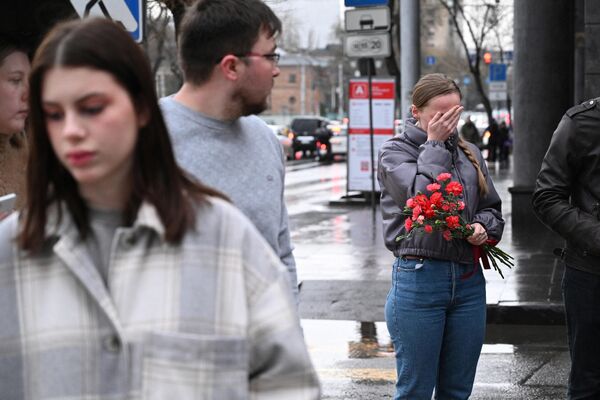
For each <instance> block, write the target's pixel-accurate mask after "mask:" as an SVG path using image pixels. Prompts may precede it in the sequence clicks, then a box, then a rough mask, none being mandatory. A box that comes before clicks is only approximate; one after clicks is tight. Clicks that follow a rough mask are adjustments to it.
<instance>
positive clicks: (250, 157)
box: [160, 96, 298, 298]
mask: <svg viewBox="0 0 600 400" xmlns="http://www.w3.org/2000/svg"><path fill="white" fill-rule="evenodd" d="M160 106H161V109H162V112H163V115H164V118H165V122H166V123H167V126H168V128H169V133H170V135H171V140H172V142H173V148H174V150H175V157H176V158H177V162H178V163H179V165H180V166H181V167H183V168H184V169H185V170H187V171H188V172H190V173H191V174H192V175H194V176H195V177H196V178H197V179H198V180H200V181H201V182H202V183H204V184H205V185H208V186H211V187H213V188H215V189H217V190H219V191H221V192H222V193H224V194H225V195H227V196H228V197H229V198H230V199H231V201H233V203H234V204H235V205H236V206H237V207H238V208H239V209H240V210H241V211H242V212H243V213H244V214H245V215H246V216H247V217H248V218H249V219H250V220H251V221H252V223H253V224H254V225H255V226H256V228H257V229H258V231H259V232H260V233H261V234H262V236H263V237H264V238H265V239H266V241H267V242H268V243H269V245H270V246H271V247H272V248H273V250H274V251H275V253H276V254H278V255H279V258H280V259H281V262H282V263H283V264H284V265H285V266H286V267H287V270H288V271H289V277H290V281H291V284H292V290H293V293H294V296H296V298H297V296H298V284H297V282H298V280H297V276H296V262H295V260H294V256H293V254H292V250H293V247H292V244H291V240H290V231H289V226H288V214H287V208H286V206H285V203H284V197H283V191H284V178H285V159H284V156H283V151H282V149H281V145H280V144H279V141H278V140H277V138H276V137H275V135H274V134H273V132H272V131H271V130H270V129H269V127H268V126H267V125H266V124H265V123H264V122H263V121H262V120H261V119H260V118H258V117H256V116H248V117H242V118H238V119H236V120H233V121H221V120H216V119H213V118H209V117H207V116H205V115H203V114H200V113H198V112H196V111H194V110H191V109H189V108H187V107H185V106H184V105H182V104H181V103H178V102H177V101H175V100H174V99H173V96H169V97H164V98H162V99H160Z"/></svg>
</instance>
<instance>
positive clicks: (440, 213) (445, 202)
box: [396, 172, 514, 278]
mask: <svg viewBox="0 0 600 400" xmlns="http://www.w3.org/2000/svg"><path fill="white" fill-rule="evenodd" d="M427 191H428V192H430V193H431V194H430V195H429V196H427V195H426V194H423V193H420V192H419V193H417V194H416V195H415V196H414V197H411V198H410V199H408V200H407V201H406V206H405V207H404V210H403V214H405V215H407V216H408V217H407V218H406V220H404V228H406V234H404V235H400V236H398V237H397V238H396V241H397V242H398V241H400V240H403V239H407V238H409V237H411V236H412V235H414V234H417V233H426V234H429V233H432V232H434V231H438V232H442V236H443V237H444V239H445V240H448V241H451V240H453V239H466V238H468V237H469V236H471V235H472V234H473V232H474V229H473V228H472V227H471V225H470V224H468V223H467V222H466V221H465V220H464V219H463V217H462V216H461V215H460V214H461V211H462V210H464V208H465V203H464V202H463V201H462V192H463V187H462V185H461V184H460V183H459V182H456V181H452V175H451V174H449V173H447V172H445V173H442V174H440V175H439V176H438V177H437V178H436V182H435V183H431V184H429V185H427ZM497 243H498V242H497V241H495V240H491V239H488V240H487V242H486V243H484V244H482V245H480V246H473V258H474V261H475V263H476V264H478V263H479V259H481V262H482V263H483V266H484V268H486V269H489V268H490V263H491V265H492V266H493V267H494V269H495V270H496V271H498V273H499V274H500V276H501V277H502V278H504V275H503V274H502V271H501V270H500V264H503V265H505V266H507V267H508V268H511V267H513V266H514V264H513V262H512V260H513V257H512V256H511V255H509V254H507V253H506V252H504V251H503V250H501V249H500V248H498V247H496V244H497Z"/></svg>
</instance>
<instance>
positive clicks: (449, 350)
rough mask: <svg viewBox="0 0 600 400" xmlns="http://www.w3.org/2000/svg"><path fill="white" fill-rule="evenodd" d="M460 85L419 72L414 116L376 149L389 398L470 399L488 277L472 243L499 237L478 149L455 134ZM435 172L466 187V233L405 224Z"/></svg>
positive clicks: (494, 200) (497, 203) (493, 196)
mask: <svg viewBox="0 0 600 400" xmlns="http://www.w3.org/2000/svg"><path fill="white" fill-rule="evenodd" d="M461 98H462V96H461V93H460V89H459V88H458V86H457V85H456V83H455V82H454V81H453V80H452V79H450V78H448V77H446V76H445V75H442V74H428V75H425V76H423V77H422V78H421V79H420V80H419V81H418V82H417V83H416V85H415V87H414V89H413V95H412V103H413V105H412V114H413V118H411V119H409V120H408V121H406V125H405V129H404V131H403V132H402V133H401V134H399V135H396V136H395V137H394V138H392V139H389V140H388V141H387V142H385V143H384V144H383V146H382V148H381V150H380V152H379V168H378V179H379V184H380V186H381V212H382V215H383V229H384V235H385V237H384V239H385V244H386V246H387V248H388V249H389V250H390V251H392V252H393V254H394V256H395V257H396V261H395V263H394V265H393V273H392V288H391V289H390V292H389V294H388V297H387V301H386V305H385V319H386V322H387V326H388V330H389V332H390V337H391V339H392V342H393V343H394V349H395V351H396V369H397V374H398V380H397V383H396V395H395V397H394V399H396V400H399V399H411V400H412V399H415V400H417V399H419V400H420V399H427V400H429V399H431V395H432V393H433V390H434V388H435V398H436V399H455V400H460V399H468V398H469V396H470V394H471V391H472V388H473V381H474V379H475V371H476V369H477V361H478V359H479V354H480V351H481V346H482V345H483V338H484V336H485V321H486V299H485V279H484V277H483V273H482V271H481V268H477V264H475V263H474V255H473V247H472V246H479V245H481V244H483V243H485V242H486V240H487V239H488V238H491V239H495V240H500V238H501V237H502V232H503V229H504V220H503V219H502V214H501V200H500V197H499V196H498V194H497V193H496V190H495V189H494V185H493V183H492V181H491V179H490V177H489V174H488V171H487V168H486V165H485V161H484V160H483V157H482V155H481V153H480V151H479V149H478V148H477V147H476V146H475V145H473V144H471V143H468V142H465V141H464V140H463V139H461V138H460V137H459V135H458V132H457V130H456V126H457V123H458V120H459V118H460V113H461V111H462V109H463V108H462V106H461V104H460V102H461ZM442 173H450V174H452V180H454V181H458V182H459V183H460V184H461V185H462V187H463V190H464V191H463V200H464V203H465V208H464V210H463V211H462V216H463V218H464V219H465V220H466V221H467V222H468V223H470V224H471V226H472V227H473V228H474V232H473V234H472V236H470V237H468V238H467V239H466V240H465V239H453V240H450V241H448V240H445V239H444V238H443V234H442V232H436V231H434V232H433V233H430V234H423V235H414V236H412V237H410V238H407V239H403V240H401V241H397V240H396V238H397V237H398V236H399V235H403V234H406V233H407V231H406V227H405V218H406V216H405V215H403V214H402V211H403V209H404V206H405V204H406V202H407V200H408V199H409V198H411V197H413V196H415V195H416V194H417V192H421V193H428V190H427V186H428V185H429V184H431V183H435V182H436V177H438V176H439V175H440V174H442Z"/></svg>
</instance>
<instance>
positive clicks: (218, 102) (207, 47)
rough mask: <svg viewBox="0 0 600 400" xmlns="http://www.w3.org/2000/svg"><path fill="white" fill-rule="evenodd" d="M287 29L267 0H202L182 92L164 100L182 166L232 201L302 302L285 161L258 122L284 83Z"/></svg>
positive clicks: (192, 24) (184, 61)
mask: <svg viewBox="0 0 600 400" xmlns="http://www.w3.org/2000/svg"><path fill="white" fill-rule="evenodd" d="M280 31H281V21H280V20H279V19H278V18H277V16H276V15H275V14H274V13H273V11H272V10H271V9H270V8H269V7H268V6H267V5H266V4H264V3H263V2H262V1H261V0H200V1H197V2H195V3H194V4H193V5H192V6H190V7H189V8H188V10H187V12H186V14H185V17H184V19H183V22H182V26H181V29H180V32H179V59H180V62H181V68H182V70H183V75H184V84H183V86H182V87H181V89H180V90H179V91H178V92H177V93H176V94H175V95H172V96H169V97H165V98H163V99H161V100H160V105H161V108H162V111H163V114H164V116H165V120H166V122H167V126H168V127H169V133H170V134H171V138H172V141H173V146H174V149H175V156H176V158H177V162H178V163H179V165H181V166H182V167H183V168H184V169H186V170H187V171H189V172H190V173H191V174H192V175H194V176H195V177H197V178H198V179H201V180H202V181H203V182H204V183H205V184H207V185H209V186H211V187H214V188H216V189H218V190H220V191H221V192H223V193H224V194H226V195H227V196H228V197H229V198H230V199H231V200H232V201H233V203H234V204H235V205H236V206H237V207H239V209H240V210H241V211H242V212H243V213H244V214H245V215H246V216H247V217H248V218H249V219H250V221H252V222H253V223H254V225H255V226H256V228H257V229H258V231H259V232H260V233H261V234H262V235H263V237H264V238H265V239H266V241H267V242H268V243H269V245H270V246H271V247H272V248H273V250H274V251H275V253H277V254H278V255H279V258H280V259H281V262H282V263H283V264H284V265H285V266H286V267H287V269H288V272H289V274H288V275H289V279H290V284H291V291H292V293H294V295H295V296H296V298H297V296H298V284H297V276H296V262H295V260H294V256H293V254H292V250H293V247H292V244H291V240H290V230H289V223H288V214H287V208H286V206H285V201H284V178H285V156H284V154H283V151H282V149H281V145H280V144H279V141H278V140H277V138H276V137H275V135H273V133H272V132H271V130H270V129H269V127H268V126H267V125H266V124H265V123H264V122H263V121H262V120H261V119H260V118H258V117H257V116H255V115H254V114H258V113H261V112H263V111H264V110H265V109H266V108H267V102H268V97H269V95H270V93H271V89H272V87H273V81H274V78H275V77H277V75H279V68H278V66H277V62H278V60H279V54H278V53H277V52H276V49H277V45H276V43H275V38H276V36H277V35H278V33H279V32H280Z"/></svg>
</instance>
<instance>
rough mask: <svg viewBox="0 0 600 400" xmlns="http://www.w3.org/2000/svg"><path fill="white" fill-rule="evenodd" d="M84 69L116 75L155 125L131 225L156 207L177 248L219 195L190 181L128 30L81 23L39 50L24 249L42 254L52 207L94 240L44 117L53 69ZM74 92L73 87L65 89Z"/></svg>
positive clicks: (141, 164) (128, 218)
mask: <svg viewBox="0 0 600 400" xmlns="http://www.w3.org/2000/svg"><path fill="white" fill-rule="evenodd" d="M57 67H68V68H71V67H72V68H77V67H85V68H92V69H95V70H99V71H104V72H106V73H108V74H110V75H111V76H112V77H113V78H114V79H115V80H116V81H117V82H118V83H119V84H120V85H121V86H122V87H123V88H124V89H125V90H126V91H127V92H128V94H129V96H130V98H131V100H132V102H133V104H134V105H135V107H136V111H137V112H138V113H140V114H141V113H143V115H145V116H147V117H148V122H147V124H146V125H145V126H144V127H142V128H140V129H139V132H138V138H137V143H136V145H135V149H134V154H133V156H132V157H133V159H134V162H133V166H132V190H131V195H130V197H129V200H128V202H127V204H126V207H125V212H124V223H125V224H126V225H131V224H132V223H133V221H134V219H135V217H136V215H137V211H138V210H139V207H140V205H141V204H142V202H143V201H147V202H149V203H151V204H152V205H154V207H156V209H157V212H158V215H159V217H160V219H161V221H162V223H163V225H164V227H165V238H166V240H167V241H168V242H170V243H178V242H180V241H181V239H182V238H183V236H184V234H185V232H186V231H187V230H188V229H191V228H193V227H194V224H195V215H196V207H197V206H198V204H199V203H203V202H206V200H207V196H217V197H223V198H224V196H223V195H221V194H220V193H219V192H217V191H215V190H213V189H210V188H208V187H206V186H203V185H201V184H199V183H197V182H195V181H194V180H193V179H191V178H190V177H188V176H187V175H186V174H185V173H184V172H183V171H182V170H181V169H180V168H179V167H178V166H177V164H176V162H175V157H174V155H173V150H172V148H171V141H170V139H169V135H168V132H167V128H166V125H165V122H164V120H163V118H162V114H161V111H160V108H159V106H158V102H157V97H156V93H155V92H154V86H153V83H154V79H153V77H152V73H151V71H150V67H149V65H148V61H147V59H146V57H145V55H144V54H143V52H142V50H141V49H140V48H139V47H138V45H137V44H136V43H135V42H134V41H133V39H132V38H131V37H130V36H129V34H128V33H126V32H125V31H124V30H123V29H122V28H120V27H119V26H118V25H116V24H115V23H113V22H110V21H108V20H106V19H87V20H76V21H71V22H67V23H63V24H61V25H58V26H57V27H55V28H54V29H53V30H52V31H51V32H50V33H49V34H48V35H47V36H46V38H45V39H44V41H43V42H42V44H41V45H40V47H39V49H38V50H37V52H36V54H35V57H34V60H33V65H32V70H31V75H30V96H29V107H30V124H31V138H30V145H31V147H30V154H29V160H28V171H27V202H26V204H25V208H24V213H23V214H24V215H23V218H24V220H23V225H22V229H21V231H20V233H19V237H18V243H19V245H20V247H21V248H23V249H26V250H30V251H33V252H35V251H39V250H40V249H42V247H43V244H44V240H45V229H46V224H47V223H48V221H47V211H48V207H49V206H51V205H52V204H57V205H59V207H57V209H58V210H59V218H62V215H60V210H61V209H62V206H63V205H65V206H66V209H67V211H68V212H69V213H70V214H71V216H72V218H73V220H74V222H75V225H76V227H77V229H78V231H79V234H80V235H81V236H82V237H83V238H85V237H86V236H87V234H88V233H89V229H90V228H89V220H88V209H87V206H86V204H85V202H84V200H83V199H82V198H81V196H80V195H79V190H78V185H77V182H76V181H75V180H74V179H73V177H72V176H71V174H70V173H69V172H68V171H67V170H66V169H65V168H64V167H63V166H62V164H61V163H60V161H59V160H58V159H57V157H56V155H55V154H54V151H53V149H52V146H51V144H50V141H49V139H48V132H47V130H46V124H45V119H44V114H43V110H42V87H43V82H44V78H45V75H46V73H47V72H48V71H49V70H51V69H52V68H57ZM65 84H68V82H65Z"/></svg>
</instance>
